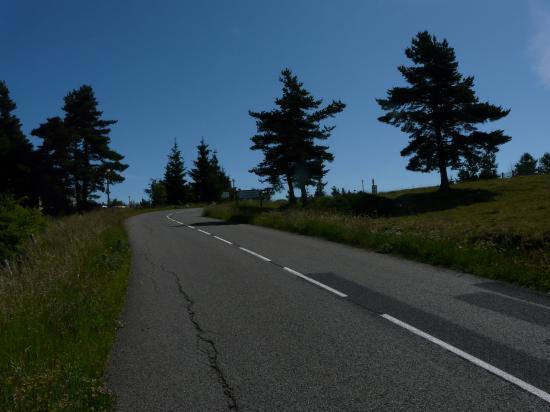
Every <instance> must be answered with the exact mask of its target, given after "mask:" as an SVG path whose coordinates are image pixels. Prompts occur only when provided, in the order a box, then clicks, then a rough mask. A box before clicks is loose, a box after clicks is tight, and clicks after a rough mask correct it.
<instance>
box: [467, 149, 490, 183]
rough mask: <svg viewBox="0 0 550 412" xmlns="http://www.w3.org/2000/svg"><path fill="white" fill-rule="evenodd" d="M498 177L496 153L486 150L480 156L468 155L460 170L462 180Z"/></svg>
mask: <svg viewBox="0 0 550 412" xmlns="http://www.w3.org/2000/svg"><path fill="white" fill-rule="evenodd" d="M496 177H497V163H496V154H495V152H494V151H491V150H486V151H485V152H484V153H482V154H480V155H479V156H473V157H470V156H469V157H466V158H465V160H464V161H463V162H462V165H461V167H460V169H459V171H458V180H459V181H461V182H467V181H475V180H487V179H494V178H496Z"/></svg>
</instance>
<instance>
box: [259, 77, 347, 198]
mask: <svg viewBox="0 0 550 412" xmlns="http://www.w3.org/2000/svg"><path fill="white" fill-rule="evenodd" d="M279 80H280V81H281V83H282V84H283V90H282V92H283V93H282V96H281V97H280V98H277V99H276V100H275V105H276V106H277V108H276V109H273V110H271V111H262V112H252V111H249V115H250V116H251V117H253V118H254V119H256V127H257V134H256V135H254V136H252V138H251V140H252V143H253V144H252V147H251V149H252V150H260V151H262V152H263V155H264V158H263V160H262V161H261V162H260V163H259V164H258V165H257V166H256V167H255V168H253V169H252V170H251V172H253V173H255V174H257V175H258V176H260V177H261V178H263V181H264V182H268V183H270V184H271V185H272V186H273V187H279V186H280V185H281V180H284V181H285V183H286V184H287V186H288V199H289V202H290V203H291V204H293V203H296V197H295V195H294V187H295V186H298V188H299V189H300V192H301V200H302V204H305V203H306V200H307V189H306V188H307V186H310V185H315V184H316V182H317V181H318V180H319V179H322V178H323V176H324V175H325V174H326V173H327V171H328V170H326V169H325V163H326V162H331V161H333V160H334V156H333V155H332V154H331V153H329V152H328V146H323V145H320V144H317V141H318V140H321V141H323V140H326V139H328V138H329V137H330V134H331V132H332V130H333V129H334V127H335V126H321V122H322V121H323V120H326V119H327V118H331V117H334V115H336V114H337V113H340V112H341V111H342V110H344V108H345V104H344V103H342V102H341V101H332V103H330V104H329V105H327V106H325V107H323V108H320V106H321V104H322V102H323V101H322V100H321V99H315V98H314V97H313V96H312V95H311V94H310V93H309V92H308V91H307V90H306V89H305V88H304V87H303V84H302V83H301V82H299V81H298V78H297V77H296V76H294V75H293V74H292V72H291V71H290V70H289V69H285V70H283V71H282V72H281V77H280V79H279Z"/></svg>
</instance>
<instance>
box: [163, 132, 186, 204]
mask: <svg viewBox="0 0 550 412" xmlns="http://www.w3.org/2000/svg"><path fill="white" fill-rule="evenodd" d="M185 173H186V172H185V166H184V164H183V157H182V155H181V151H180V149H179V147H178V144H177V142H176V141H174V145H173V146H172V149H171V150H170V154H169V155H168V163H167V164H166V168H165V170H164V186H165V188H166V199H167V202H168V203H169V204H174V205H175V204H180V203H184V202H186V201H187V200H188V199H187V182H186V180H185Z"/></svg>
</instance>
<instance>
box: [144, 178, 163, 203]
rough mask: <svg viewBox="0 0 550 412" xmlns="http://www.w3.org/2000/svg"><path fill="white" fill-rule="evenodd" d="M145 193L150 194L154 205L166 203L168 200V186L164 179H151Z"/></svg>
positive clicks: (150, 199)
mask: <svg viewBox="0 0 550 412" xmlns="http://www.w3.org/2000/svg"><path fill="white" fill-rule="evenodd" d="M145 193H146V194H147V195H148V196H149V201H150V202H151V205H152V206H154V207H156V206H162V205H165V204H166V202H167V197H166V186H165V185H164V182H163V181H162V180H157V179H151V182H150V183H149V186H148V187H147V189H145Z"/></svg>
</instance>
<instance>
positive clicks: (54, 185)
mask: <svg viewBox="0 0 550 412" xmlns="http://www.w3.org/2000/svg"><path fill="white" fill-rule="evenodd" d="M31 134H32V135H33V136H36V137H38V138H40V139H42V144H41V145H40V146H39V148H38V150H37V157H38V163H39V166H38V167H37V169H38V172H39V173H37V174H38V176H37V177H36V178H37V179H38V181H39V182H40V185H39V186H40V188H39V191H38V193H39V196H40V199H41V200H42V204H43V207H44V211H45V212H46V213H49V214H53V215H57V214H63V213H67V212H70V211H71V210H72V209H73V205H72V199H73V198H74V193H75V185H74V159H73V154H74V153H73V152H72V151H71V144H72V142H71V136H70V135H69V133H68V131H67V129H66V128H65V124H64V122H63V120H62V119H61V118H59V117H52V118H49V119H48V120H47V121H46V122H45V123H43V124H41V125H40V126H39V127H38V128H36V129H34V130H33V131H32V132H31Z"/></svg>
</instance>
